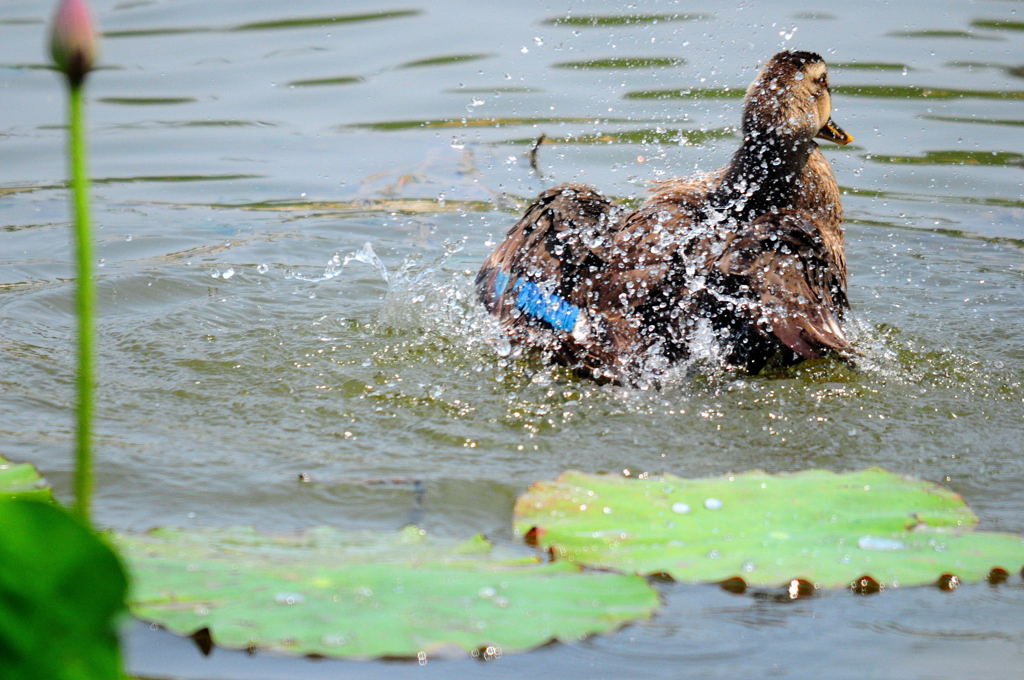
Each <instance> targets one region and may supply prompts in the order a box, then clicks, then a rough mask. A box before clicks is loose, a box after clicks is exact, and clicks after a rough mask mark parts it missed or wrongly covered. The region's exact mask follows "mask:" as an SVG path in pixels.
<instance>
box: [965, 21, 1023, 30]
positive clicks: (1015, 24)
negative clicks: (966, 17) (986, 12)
mask: <svg viewBox="0 0 1024 680" xmlns="http://www.w3.org/2000/svg"><path fill="white" fill-rule="evenodd" d="M971 26H974V27H975V28H991V29H995V30H999V31H1024V21H1009V20H1007V19H975V20H974V21H972V22H971Z"/></svg>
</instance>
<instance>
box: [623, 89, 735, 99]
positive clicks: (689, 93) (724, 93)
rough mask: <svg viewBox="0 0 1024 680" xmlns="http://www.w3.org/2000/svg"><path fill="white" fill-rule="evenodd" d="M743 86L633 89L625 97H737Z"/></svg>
mask: <svg viewBox="0 0 1024 680" xmlns="http://www.w3.org/2000/svg"><path fill="white" fill-rule="evenodd" d="M746 91H747V90H746V88H743V87H687V88H683V89H679V90H634V91H633V92H627V93H626V94H624V95H623V97H625V98H626V99H739V98H741V97H743V95H744V94H746Z"/></svg>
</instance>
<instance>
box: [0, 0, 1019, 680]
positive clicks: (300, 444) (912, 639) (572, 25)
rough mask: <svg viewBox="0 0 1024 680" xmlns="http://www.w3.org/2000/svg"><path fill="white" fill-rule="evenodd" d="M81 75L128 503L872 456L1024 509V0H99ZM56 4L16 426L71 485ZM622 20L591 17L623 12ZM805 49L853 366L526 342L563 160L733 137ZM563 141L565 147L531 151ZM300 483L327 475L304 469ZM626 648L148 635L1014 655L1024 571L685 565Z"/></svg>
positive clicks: (308, 671) (109, 457) (128, 525)
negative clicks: (606, 367)
mask: <svg viewBox="0 0 1024 680" xmlns="http://www.w3.org/2000/svg"><path fill="white" fill-rule="evenodd" d="M94 5H95V6H96V7H97V8H98V10H99V15H100V19H101V22H102V24H103V28H104V30H105V31H106V37H105V40H104V44H103V59H102V63H103V65H104V68H103V70H101V71H98V72H97V73H95V74H94V75H93V76H92V77H91V80H90V83H89V106H88V115H89V118H90V120H89V127H90V130H91V135H92V137H91V148H92V158H91V168H92V172H93V175H94V177H95V178H96V182H95V186H94V192H93V193H94V206H95V222H96V225H97V227H98V235H97V239H98V257H100V258H101V269H100V270H99V273H100V278H99V290H100V296H101V318H100V321H99V333H100V347H101V363H100V378H101V387H100V390H99V399H100V406H99V422H98V426H97V429H98V432H99V436H98V442H97V450H98V459H99V470H98V474H99V480H98V487H99V488H98V494H97V498H96V515H97V518H98V521H99V522H100V523H101V524H103V525H104V526H109V527H113V528H116V529H122V530H124V529H130V530H141V529H146V528H149V527H152V526H155V525H161V524H172V525H179V526H223V525H234V524H251V525H255V526H257V527H259V528H261V529H265V530H277V531H287V530H295V529H299V528H302V527H307V526H310V525H316V524H331V525H335V526H338V527H343V528H353V529H382V530H384V529H388V530H390V529H395V528H398V527H400V526H402V525H403V524H405V523H406V522H408V521H415V522H417V523H418V524H419V525H421V526H423V527H425V528H426V529H428V530H430V531H433V532H437V533H441V534H448V535H455V536H467V535H470V534H472V533H476V532H479V531H483V532H485V533H486V534H487V535H488V536H490V537H491V538H492V539H494V540H496V541H498V542H506V543H511V542H515V541H517V540H518V539H516V537H514V536H513V535H512V532H511V528H510V525H511V522H510V511H511V506H512V503H513V500H514V498H515V497H516V495H517V494H519V493H521V492H522V491H523V490H524V489H525V488H526V487H527V486H528V485H529V484H530V483H531V482H533V481H535V480H539V479H548V478H551V477H553V476H555V475H557V474H558V473H559V472H560V471H562V470H565V469H568V468H575V469H581V470H585V471H591V472H596V471H613V472H614V471H621V470H623V469H629V470H632V471H637V472H640V471H645V472H650V473H652V474H654V473H659V472H672V473H675V474H678V475H684V476H707V475H716V474H723V473H727V472H737V471H744V470H749V469H754V468H761V469H766V470H769V471H788V470H801V469H806V468H812V467H820V468H827V469H831V470H837V471H838V470H852V469H859V468H863V467H865V466H872V465H880V466H883V467H886V468H888V469H890V470H893V471H896V472H899V473H903V474H908V475H913V476H917V477H922V478H926V479H929V480H934V481H938V482H944V483H946V484H947V485H949V486H950V487H952V488H953V489H954V490H956V491H957V492H959V493H960V494H962V495H963V496H964V497H965V499H966V500H967V502H968V503H969V504H970V505H971V506H972V507H973V508H974V509H975V511H976V512H977V513H978V514H979V516H980V518H981V526H982V528H984V529H990V530H1001V531H1010V532H1016V533H1024V456H1022V449H1024V446H1022V441H1024V418H1022V416H1024V266H1022V263H1024V257H1022V256H1024V228H1022V224H1024V185H1022V180H1024V172H1022V170H1024V134H1021V131H1022V129H1024V127H1022V126H1024V32H1022V29H1024V23H1022V22H1024V4H1022V3H1019V2H1012V1H999V0H992V1H983V2H936V1H934V0H927V1H925V0H919V1H918V2H859V3H854V4H850V5H835V6H832V5H823V4H822V3H811V2H807V1H806V0H793V1H789V2H764V3H754V2H744V3H737V4H735V5H732V6H727V5H725V4H722V5H712V4H710V3H695V2H647V3H637V4H636V5H627V4H625V3H613V2H600V1H594V2H555V1H553V0H552V1H547V2H544V1H532V0H531V1H529V2H514V3H511V2H496V1H493V0H487V1H482V2H475V3H466V2H455V1H453V0H444V1H441V0H435V1H434V2H430V3H423V2H420V3H419V4H417V0H409V1H408V2H397V1H394V2H393V1H391V0H389V1H388V2H384V3H381V2H364V1H360V0H355V1H349V2H345V3H337V2H329V1H327V0H306V1H304V2H298V3H268V2H251V1H249V2H246V1H242V0H234V1H227V0H224V1H220V2H209V1H202V2H200V1H199V0H176V1H172V0H138V1H120V2H115V1H114V0H97V1H96V2H95V3H94ZM49 11H50V3H48V2H40V1H32V2H29V1H27V0H5V2H3V3H2V4H0V36H2V39H0V92H2V101H3V106H2V108H0V158H2V159H3V163H2V164H0V454H2V455H4V456H6V457H8V458H10V459H12V460H18V461H27V462H31V463H34V464H35V465H37V466H38V467H39V468H40V469H41V471H42V472H43V473H44V474H45V476H46V477H47V478H48V479H49V480H50V482H51V483H53V484H54V486H55V487H56V489H57V491H58V493H59V494H60V495H61V496H62V497H65V498H67V497H68V493H69V482H70V463H71V456H70V450H71V443H72V435H73V433H72V429H71V419H70V409H71V407H72V403H73V392H72V389H73V384H72V375H73V365H74V364H73V354H72V352H71V349H70V348H71V342H72V338H73V329H74V325H73V317H72V316H71V302H70V301H71V294H72V287H73V280H72V271H71V268H70V262H71V250H70V246H69V242H68V235H69V230H68V207H67V197H66V192H65V190H64V189H63V184H62V183H63V181H64V179H63V178H64V177H65V168H64V163H63V160H62V149H63V139H64V130H63V128H62V124H63V119H64V109H63V106H64V104H63V93H62V92H61V89H60V87H59V86H58V81H57V79H56V77H55V76H54V75H53V74H52V73H51V72H49V71H47V70H45V69H44V68H43V67H42V64H43V63H44V56H43V44H44V38H43V34H44V27H45V21H46V19H47V16H48V13H49ZM594 17H597V18H594ZM784 47H793V48H797V49H807V50H814V51H818V52H820V53H822V54H823V55H824V56H825V58H826V59H827V60H828V61H829V62H830V63H831V64H832V76H831V80H832V83H833V85H834V87H835V90H836V96H835V107H836V110H835V119H836V120H837V122H838V123H839V124H840V125H842V126H843V127H844V128H845V129H846V130H847V131H849V132H850V133H851V134H853V135H854V136H855V138H856V141H855V142H854V144H852V145H851V146H848V147H845V148H841V149H840V148H835V147H830V148H827V149H826V154H827V155H828V157H829V158H830V159H831V160H832V161H833V164H834V168H835V172H836V175H837V177H838V179H839V182H840V184H841V185H842V186H843V188H844V189H845V192H846V193H845V196H844V205H845V208H846V213H847V218H848V223H847V253H848V259H849V266H850V273H851V276H850V298H851V302H852V305H853V315H852V321H851V328H852V333H853V335H854V337H855V340H856V344H857V345H858V347H859V348H860V349H861V350H862V351H863V353H864V357H863V359H862V361H861V362H860V363H861V365H860V369H859V370H858V371H856V372H853V371H847V370H845V369H842V368H841V367H837V366H833V365H828V364H824V365H818V366H810V367H805V368H804V369H801V370H797V371H790V372H787V373H785V374H777V375H766V376H757V377H745V376H738V375H729V374H725V375H722V374H716V373H712V374H710V375H701V376H697V377H692V378H689V379H686V380H682V381H679V382H678V383H675V384H672V385H669V386H667V387H666V388H665V389H663V390H661V391H657V392H651V391H637V390H632V391H631V390H625V389H622V388H617V387H614V386H596V385H593V384H591V383H588V382H584V381H578V380H575V379H572V378H570V377H567V376H566V375H564V374H563V373H561V372H558V371H550V370H542V369H539V368H538V367H537V366H535V365H528V364H524V363H522V362H517V361H513V360H510V359H509V358H507V357H506V356H505V354H506V348H504V347H502V343H501V342H499V341H497V340H496V338H495V335H494V333H493V328H492V327H491V325H490V324H489V323H488V320H487V319H486V318H485V317H484V315H483V314H482V313H481V310H480V309H479V308H478V307H477V306H476V305H475V303H474V302H473V294H472V286H471V281H472V274H473V273H474V272H475V270H476V269H477V267H478V266H479V263H480V262H481V261H482V259H483V258H484V256H485V255H486V254H487V253H488V252H489V250H490V248H492V247H493V245H494V243H495V241H496V240H500V238H501V237H502V235H503V234H504V232H505V230H506V229H507V228H508V227H509V226H510V225H511V224H512V223H513V222H514V221H515V219H516V217H517V213H518V212H519V211H521V210H522V208H523V207H524V205H525V201H526V200H528V199H529V197H531V196H533V195H535V194H536V193H538V192H539V191H540V190H542V189H543V188H545V187H546V186H549V185H550V184H554V183H557V182H562V181H579V182H586V183H591V184H594V185H595V186H597V187H600V188H601V189H602V190H603V191H605V192H606V193H608V194H609V195H612V196H616V197H622V198H634V199H635V198H640V197H642V196H643V194H644V192H645V190H646V186H647V182H648V181H649V180H651V179H657V178H663V177H668V176H673V175H684V174H688V173H690V172H692V171H693V170H694V169H711V168H714V167H717V166H719V165H720V164H722V163H724V162H725V161H726V159H727V158H728V157H729V155H730V153H731V152H732V150H733V149H734V148H735V147H736V145H737V144H738V139H739V138H738V135H737V133H736V125H737V124H738V121H739V105H740V100H739V99H738V98H737V97H738V96H739V95H740V94H741V93H742V90H743V88H745V87H746V85H747V84H748V83H749V81H750V80H751V79H752V78H753V75H754V74H755V73H756V69H757V67H758V64H759V63H760V62H761V61H762V60H764V59H765V58H767V57H768V56H770V55H771V54H772V53H774V52H775V51H777V50H779V49H782V48H784ZM541 134H545V135H546V136H547V138H548V143H547V144H545V145H544V146H542V147H541V148H540V150H539V154H538V161H539V168H540V170H541V172H542V173H543V176H538V173H536V172H533V171H532V170H531V168H530V165H529V161H528V159H527V155H526V153H527V152H528V151H529V148H530V145H531V143H532V140H534V139H535V138H537V137H538V136H539V135H541ZM300 473H304V474H305V475H306V476H308V477H307V478H308V481H306V482H301V481H299V478H300ZM659 588H660V589H661V591H662V594H663V597H664V600H665V608H664V610H663V611H661V612H660V613H659V614H658V615H657V616H656V617H655V618H654V619H652V620H650V621H646V622H642V623H638V624H635V625H632V626H629V627H627V628H625V629H623V630H622V631H620V632H618V633H616V634H613V635H609V636H604V637H596V638H593V639H588V640H584V641H580V642H574V643H569V644H556V645H550V646H547V647H544V648H542V649H540V650H537V651H534V652H531V653H529V654H524V655H517V656H506V657H504V658H502V659H501V660H499V661H498V662H496V663H490V664H488V665H487V666H486V667H485V666H484V665H482V664H479V663H477V662H472V661H469V660H466V661H458V660H450V661H442V660H439V661H430V662H429V663H428V664H427V665H426V666H423V667H422V668H420V667H417V666H415V665H408V664H395V663H384V662H364V663H356V662H333V661H332V662H312V661H307V660H303V659H290V658H282V657H274V656H271V655H265V654H263V655H257V656H255V657H248V656H246V655H245V654H242V653H240V652H231V651H224V650H215V651H214V653H213V655H212V656H210V657H208V658H204V657H202V656H201V655H200V654H199V652H198V651H197V650H196V649H195V647H194V646H193V645H192V643H191V642H190V641H188V640H183V639H179V638H175V637H173V636H171V635H169V634H166V633H163V632H161V631H155V630H150V629H149V628H147V627H146V626H143V625H141V624H140V625H137V626H135V627H134V628H133V629H132V632H131V634H130V635H129V637H128V651H129V655H130V666H131V669H132V671H133V672H134V673H136V674H138V675H140V676H142V677H152V678H158V677H175V678H239V679H248V678H279V679H280V678H328V677H353V678H359V677H367V678H369V677H373V678H388V677H399V676H406V675H411V674H414V673H415V674H417V675H418V676H422V677H439V678H440V677H451V676H452V675H454V674H459V675H486V676H488V677H495V678H505V677H509V678H511V677H524V676H527V675H532V676H536V677H562V678H593V677H634V678H677V677H701V678H719V677H720V678H737V677H750V678H752V677H779V678H781V677H793V678H806V677H830V678H866V677H902V678H954V677H968V676H969V677H980V676H989V677H1012V676H1014V675H1017V676H1018V677H1019V674H1020V673H1021V670H1020V669H1021V668H1024V616H1022V611H1024V587H1022V585H1021V582H1020V578H1019V577H1015V578H1013V579H1012V580H1011V583H1009V584H1007V585H1003V586H999V587H991V586H988V585H976V586H968V587H962V588H960V589H959V590H957V591H955V592H953V593H944V592H940V591H939V590H938V589H932V588H917V589H903V590H894V591H887V592H885V593H883V594H881V595H879V596H875V597H867V598H860V597H855V596H853V595H851V594H849V593H847V592H830V593H824V594H821V595H820V596H818V597H814V598H811V599H809V600H800V601H797V602H794V603H786V604H783V603H780V602H777V601H774V600H771V599H764V598H757V597H752V596H750V595H746V596H736V595H731V594H729V593H726V592H724V591H722V590H720V589H718V588H717V587H714V586H704V587H694V586H685V585H671V584H668V585H659Z"/></svg>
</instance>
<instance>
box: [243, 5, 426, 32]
mask: <svg viewBox="0 0 1024 680" xmlns="http://www.w3.org/2000/svg"><path fill="white" fill-rule="evenodd" d="M417 14H421V10H418V9H400V10H394V11H390V12H367V13H363V14H337V15H334V16H326V17H297V18H293V19H275V20H273V21H254V22H252V23H249V24H242V25H241V26H235V27H234V28H232V29H231V30H233V31H264V30H267V29H274V28H306V27H308V26H330V25H332V24H350V23H355V22H359V21H377V20H379V19H399V18H402V17H411V16H416V15H417Z"/></svg>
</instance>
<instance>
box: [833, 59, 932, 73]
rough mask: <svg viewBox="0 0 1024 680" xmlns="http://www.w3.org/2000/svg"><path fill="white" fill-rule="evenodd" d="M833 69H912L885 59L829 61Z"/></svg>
mask: <svg viewBox="0 0 1024 680" xmlns="http://www.w3.org/2000/svg"><path fill="white" fill-rule="evenodd" d="M828 67H829V68H831V69H844V70H849V71H911V70H913V69H911V68H910V67H909V66H907V65H906V64H897V63H893V62H885V61H840V62H829V65H828Z"/></svg>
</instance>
